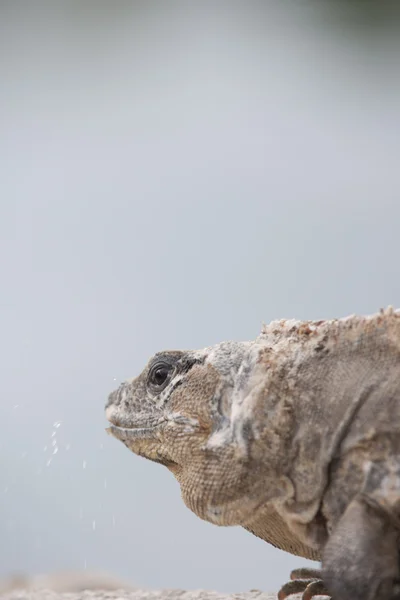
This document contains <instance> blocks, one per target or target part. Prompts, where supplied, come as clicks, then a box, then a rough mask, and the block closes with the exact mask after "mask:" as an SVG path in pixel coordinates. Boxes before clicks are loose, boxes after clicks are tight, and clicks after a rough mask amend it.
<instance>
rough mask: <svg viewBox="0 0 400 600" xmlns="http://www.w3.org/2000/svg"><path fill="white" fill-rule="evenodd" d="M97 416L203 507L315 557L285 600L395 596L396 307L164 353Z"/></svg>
mask: <svg viewBox="0 0 400 600" xmlns="http://www.w3.org/2000/svg"><path fill="white" fill-rule="evenodd" d="M106 416H107V419H108V420H109V421H110V422H111V427H110V428H109V429H108V431H109V433H111V434H112V435H113V436H114V437H116V438H117V439H119V440H121V441H122V442H123V443H124V444H125V445H126V446H127V447H128V448H129V449H130V450H132V451H133V452H134V453H136V454H138V455H140V456H145V457H146V458H148V459H150V460H152V461H155V462H158V463H161V464H163V465H165V466H166V467H168V469H169V470H170V471H171V472H172V473H173V474H174V476H175V477H176V478H177V480H178V482H179V484H180V487H181V492H182V497H183V500H184V502H185V504H186V505H187V506H188V507H189V508H190V509H191V510H192V511H193V512H195V513H196V514H197V515H198V516H199V517H200V518H202V519H205V520H206V521H210V522H211V523H215V524H216V525H241V526H243V527H244V528H245V529H247V530H248V531H250V532H251V533H253V534H254V535H256V536H258V537H260V538H262V539H263V540H266V541H267V542H269V543H270V544H273V545H274V546H276V547H278V548H281V549H283V550H286V551H287V552H290V553H292V554H296V555H299V556H303V557H305V558H308V559H313V560H321V561H322V570H321V571H319V570H318V571H314V570H307V569H306V570H305V571H302V570H299V571H296V572H293V573H292V579H293V580H292V581H291V582H289V583H288V584H286V585H285V586H283V588H282V589H281V591H280V593H279V597H280V598H281V599H282V598H285V597H286V596H287V595H289V594H292V593H295V592H299V591H304V593H303V598H304V599H305V600H307V598H311V597H312V596H313V595H315V594H321V593H324V594H329V595H331V596H332V597H334V598H335V599H336V600H372V599H373V600H389V599H390V600H394V599H399V598H400V568H399V563H400V561H399V551H400V312H399V311H394V310H393V309H392V308H388V309H387V310H381V311H380V312H379V313H378V314H375V315H373V316H369V317H358V316H350V317H347V318H344V319H334V320H327V321H295V320H280V321H273V322H272V323H270V324H269V325H267V326H264V327H263V330H262V332H261V334H260V336H259V337H257V338H256V339H255V340H254V341H250V342H223V343H221V344H217V345H215V346H212V347H209V348H205V349H204V350H195V351H166V352H159V353H157V354H156V355H155V356H154V357H153V358H152V359H151V360H150V361H149V363H148V364H147V366H146V368H145V369H144V371H143V372H142V373H141V374H140V375H139V376H138V377H137V378H136V379H133V380H130V381H127V382H125V383H123V384H122V385H120V387H119V388H118V389H117V390H116V391H114V392H112V393H111V394H110V396H109V398H108V402H107V405H106ZM321 574H322V575H321Z"/></svg>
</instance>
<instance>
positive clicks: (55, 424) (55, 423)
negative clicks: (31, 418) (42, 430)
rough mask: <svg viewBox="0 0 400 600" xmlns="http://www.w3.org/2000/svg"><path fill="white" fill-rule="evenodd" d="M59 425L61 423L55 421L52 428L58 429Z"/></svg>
mask: <svg viewBox="0 0 400 600" xmlns="http://www.w3.org/2000/svg"><path fill="white" fill-rule="evenodd" d="M60 425H61V421H55V422H54V423H53V427H55V428H56V429H58V428H59V427H60Z"/></svg>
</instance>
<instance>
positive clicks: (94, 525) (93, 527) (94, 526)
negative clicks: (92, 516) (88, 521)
mask: <svg viewBox="0 0 400 600" xmlns="http://www.w3.org/2000/svg"><path fill="white" fill-rule="evenodd" d="M92 529H93V531H94V530H95V529H96V521H92Z"/></svg>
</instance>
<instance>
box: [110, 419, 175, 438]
mask: <svg viewBox="0 0 400 600" xmlns="http://www.w3.org/2000/svg"><path fill="white" fill-rule="evenodd" d="M162 423H164V421H159V422H158V423H156V424H155V425H153V426H151V427H140V426H139V427H120V426H119V425H110V427H107V429H106V432H107V433H108V434H109V435H112V436H113V437H115V438H117V439H118V440H121V442H124V441H129V440H134V439H138V438H149V437H153V436H154V432H155V431H156V430H157V429H158V428H159V426H160V425H162Z"/></svg>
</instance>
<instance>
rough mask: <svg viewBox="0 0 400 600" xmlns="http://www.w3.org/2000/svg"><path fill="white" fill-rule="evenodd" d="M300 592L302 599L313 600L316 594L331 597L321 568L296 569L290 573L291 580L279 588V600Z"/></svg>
mask: <svg viewBox="0 0 400 600" xmlns="http://www.w3.org/2000/svg"><path fill="white" fill-rule="evenodd" d="M300 593H301V594H302V600H311V598H313V597H314V596H326V597H327V598H330V597H331V596H330V594H329V592H328V590H327V589H326V587H325V584H324V582H323V581H322V579H321V571H320V569H307V568H303V569H294V571H292V572H291V573H290V581H289V582H288V583H285V585H283V586H282V587H281V589H280V590H279V592H278V600H285V598H287V597H288V596H291V595H292V594H300Z"/></svg>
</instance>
